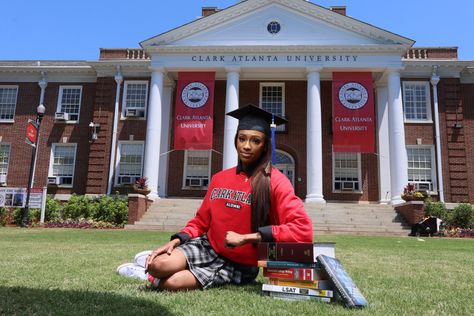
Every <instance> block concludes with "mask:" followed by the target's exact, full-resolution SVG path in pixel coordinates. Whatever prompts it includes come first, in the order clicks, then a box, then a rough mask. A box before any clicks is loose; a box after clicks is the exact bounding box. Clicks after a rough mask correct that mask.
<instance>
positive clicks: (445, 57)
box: [0, 0, 474, 204]
mask: <svg viewBox="0 0 474 316" xmlns="http://www.w3.org/2000/svg"><path fill="white" fill-rule="evenodd" d="M413 44H414V41H413V40H410V39H407V38H405V37H403V36H400V35H397V34H394V33H391V32H389V31H386V30H383V29H380V28H377V27H375V26H372V25H369V24H366V23H364V22H361V21H358V20H356V19H353V18H351V17H348V16H346V10H345V7H332V8H329V9H326V8H323V7H320V6H318V5H315V4H312V3H309V2H307V1H303V0H293V1H288V0H285V1H283V0H268V1H257V0H247V1H240V2H238V3H237V4H235V5H234V6H231V7H229V8H226V9H223V10H218V9H216V8H203V11H202V18H200V19H197V20H195V21H193V22H191V23H188V24H185V25H183V26H181V27H178V28H175V29H173V30H170V31H168V32H165V33H162V34H160V35H158V36H156V37H153V38H150V39H147V40H145V41H143V42H141V43H140V45H141V48H140V49H101V51H100V58H99V60H97V61H34V62H33V61H0V183H2V184H3V185H5V186H8V187H26V185H27V182H28V173H29V164H30V159H31V147H30V146H28V145H26V144H25V141H24V139H25V129H26V125H27V121H28V119H34V118H35V117H36V107H37V106H38V104H40V103H42V104H44V106H45V107H46V113H45V116H44V119H43V121H42V125H41V135H40V142H39V146H38V153H37V164H36V168H35V175H34V186H35V187H43V186H47V187H48V193H51V194H55V195H56V196H57V197H59V198H67V197H68V196H69V195H70V194H72V193H77V194H105V193H113V192H116V191H119V192H122V193H126V192H128V191H129V190H130V184H131V183H133V182H134V181H135V179H136V178H138V177H140V176H146V177H148V179H149V185H150V186H151V188H152V193H151V196H154V197H157V196H160V197H171V196H179V197H200V196H203V195H204V193H205V190H206V185H207V183H208V181H209V179H210V177H211V175H212V174H214V173H216V172H217V171H219V170H221V169H222V168H227V167H230V166H232V165H234V164H235V163H236V161H237V155H236V153H235V150H233V137H234V134H235V128H236V122H235V121H232V120H234V119H231V118H225V113H226V112H228V111H230V110H232V109H235V108H237V107H238V106H239V105H245V104H247V103H253V104H257V105H259V106H262V107H265V108H267V109H271V110H273V111H275V112H278V113H279V114H282V115H284V116H286V117H287V118H288V120H289V123H288V124H286V125H285V126H284V128H283V129H282V130H279V131H278V132H277V136H276V138H277V152H278V164H277V167H278V168H279V169H281V170H282V171H283V172H285V173H286V174H287V175H288V177H289V178H290V180H291V181H292V183H293V184H294V187H295V191H296V193H297V195H298V196H300V197H301V198H302V199H305V200H306V201H307V202H324V201H360V202H378V203H393V204H396V203H399V202H400V193H401V191H402V190H403V187H404V186H405V185H406V183H408V182H413V183H415V184H416V185H417V186H418V187H419V188H420V189H425V190H428V191H430V192H431V194H432V195H433V196H434V197H435V198H437V199H440V200H443V201H446V202H460V201H470V202H473V201H474V185H473V184H472V183H474V167H473V166H472V165H471V164H469V160H470V159H472V158H474V146H473V142H472V139H474V120H473V118H474V61H460V60H458V58H457V48H455V47H425V48H421V47H418V48H413ZM434 44H436V43H434ZM195 71H213V72H215V73H216V81H215V96H214V113H213V117H214V126H213V150H211V151H191V150H190V151H178V150H173V148H172V147H173V117H174V116H173V112H174V103H175V98H176V82H177V75H178V72H195ZM349 71H350V72H371V73H372V80H373V87H374V95H375V120H376V133H375V135H374V137H375V144H376V152H375V153H335V152H333V150H332V144H333V142H332V108H333V105H332V102H333V101H332V94H333V91H332V76H333V74H334V73H335V72H349ZM469 140H471V141H469Z"/></svg>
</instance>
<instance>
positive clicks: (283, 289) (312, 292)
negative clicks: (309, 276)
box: [262, 284, 333, 297]
mask: <svg viewBox="0 0 474 316" xmlns="http://www.w3.org/2000/svg"><path fill="white" fill-rule="evenodd" d="M262 291H267V292H279V293H288V294H296V295H309V296H323V297H333V291H331V290H316V289H305V288H300V287H294V286H281V285H273V284H262Z"/></svg>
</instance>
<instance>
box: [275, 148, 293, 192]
mask: <svg viewBox="0 0 474 316" xmlns="http://www.w3.org/2000/svg"><path fill="white" fill-rule="evenodd" d="M276 161H277V163H276V164H275V165H274V167H275V168H277V169H278V170H280V171H281V172H282V173H283V174H284V175H285V176H287V177H288V179H289V180H290V182H291V184H292V185H293V186H295V161H294V160H293V157H291V155H290V154H288V153H286V152H284V151H281V150H278V149H277V151H276Z"/></svg>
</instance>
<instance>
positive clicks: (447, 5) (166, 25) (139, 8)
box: [0, 0, 474, 60]
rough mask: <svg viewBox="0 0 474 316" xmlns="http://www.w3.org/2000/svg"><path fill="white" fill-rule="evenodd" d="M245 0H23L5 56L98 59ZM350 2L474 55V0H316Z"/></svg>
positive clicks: (419, 39)
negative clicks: (211, 9) (203, 13)
mask: <svg viewBox="0 0 474 316" xmlns="http://www.w3.org/2000/svg"><path fill="white" fill-rule="evenodd" d="M237 2H238V1H237V0H139V1H122V0H94V1H92V0H82V1H77V0H76V1H74V0H69V1H65V0H42V1H38V0H15V1H5V3H4V4H3V5H2V10H1V12H0V34H2V39H1V43H0V60H97V59H98V56H99V48H125V47H129V48H134V47H139V42H141V41H143V40H145V39H148V38H150V37H153V36H155V35H158V34H160V33H163V32H165V31H167V30H170V29H172V28H175V27H178V26H180V25H182V24H184V23H187V22H190V21H192V20H194V19H195V18H196V17H197V16H199V15H200V13H201V7H203V6H211V7H214V6H215V7H219V8H225V7H228V6H230V5H233V4H235V3H237ZM311 2H313V3H315V4H318V5H321V6H323V7H329V6H337V5H345V6H347V14H348V15H349V16H351V17H353V18H356V19H359V20H361V21H364V22H366V23H369V24H372V25H374V26H377V27H380V28H383V29H386V30H388V31H391V32H394V33H397V34H399V35H402V36H405V37H408V38H411V39H413V40H415V41H416V43H415V46H457V47H459V58H460V59H464V60H474V36H473V35H472V33H473V31H474V13H473V12H474V1H473V0H451V1H446V0H396V1H395V0H393V1H383V0H382V1H381V0H312V1H311Z"/></svg>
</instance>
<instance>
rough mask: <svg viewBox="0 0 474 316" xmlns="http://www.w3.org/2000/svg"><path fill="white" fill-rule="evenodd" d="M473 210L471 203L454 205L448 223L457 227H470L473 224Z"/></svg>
mask: <svg viewBox="0 0 474 316" xmlns="http://www.w3.org/2000/svg"><path fill="white" fill-rule="evenodd" d="M473 216H474V210H473V209H472V206H471V204H468V203H461V204H459V205H458V206H456V207H455V208H454V209H453V210H452V212H451V216H450V218H449V225H450V226H451V227H458V228H471V227H472V226H473Z"/></svg>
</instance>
